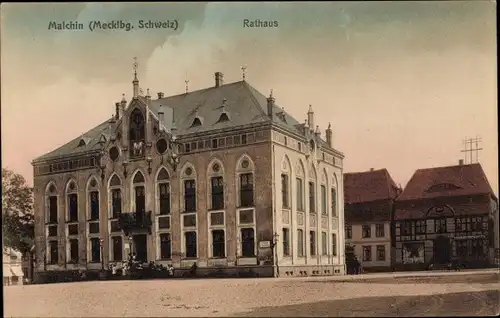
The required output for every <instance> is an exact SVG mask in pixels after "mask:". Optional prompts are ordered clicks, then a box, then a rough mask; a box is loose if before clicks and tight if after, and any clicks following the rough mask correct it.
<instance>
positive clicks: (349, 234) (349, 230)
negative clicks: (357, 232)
mask: <svg viewBox="0 0 500 318" xmlns="http://www.w3.org/2000/svg"><path fill="white" fill-rule="evenodd" d="M345 237H346V238H347V239H352V225H346V226H345Z"/></svg>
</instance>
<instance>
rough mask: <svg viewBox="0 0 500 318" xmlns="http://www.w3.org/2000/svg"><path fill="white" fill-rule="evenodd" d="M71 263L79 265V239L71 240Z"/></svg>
mask: <svg viewBox="0 0 500 318" xmlns="http://www.w3.org/2000/svg"><path fill="white" fill-rule="evenodd" d="M69 262H70V263H73V264H76V263H78V239H70V240H69Z"/></svg>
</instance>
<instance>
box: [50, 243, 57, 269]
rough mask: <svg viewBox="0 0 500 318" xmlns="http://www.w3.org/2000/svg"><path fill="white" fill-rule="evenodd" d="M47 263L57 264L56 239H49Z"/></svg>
mask: <svg viewBox="0 0 500 318" xmlns="http://www.w3.org/2000/svg"><path fill="white" fill-rule="evenodd" d="M49 255H50V259H49V263H50V264H57V262H58V260H59V248H58V246H57V241H49Z"/></svg>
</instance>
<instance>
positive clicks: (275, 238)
mask: <svg viewBox="0 0 500 318" xmlns="http://www.w3.org/2000/svg"><path fill="white" fill-rule="evenodd" d="M278 240H279V234H278V233H276V232H275V233H274V234H273V241H272V243H271V247H272V249H273V258H274V260H275V263H276V276H277V277H279V276H280V265H279V261H278Z"/></svg>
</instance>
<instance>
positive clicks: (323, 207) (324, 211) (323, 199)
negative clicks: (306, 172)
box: [321, 185, 328, 215]
mask: <svg viewBox="0 0 500 318" xmlns="http://www.w3.org/2000/svg"><path fill="white" fill-rule="evenodd" d="M321 214H323V215H327V214H328V212H327V209H326V186H324V185H321Z"/></svg>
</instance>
